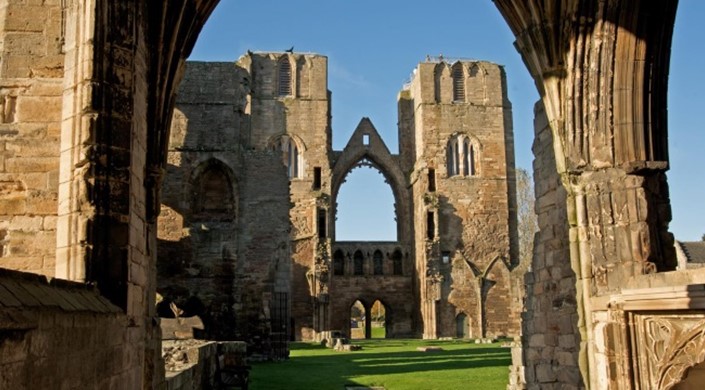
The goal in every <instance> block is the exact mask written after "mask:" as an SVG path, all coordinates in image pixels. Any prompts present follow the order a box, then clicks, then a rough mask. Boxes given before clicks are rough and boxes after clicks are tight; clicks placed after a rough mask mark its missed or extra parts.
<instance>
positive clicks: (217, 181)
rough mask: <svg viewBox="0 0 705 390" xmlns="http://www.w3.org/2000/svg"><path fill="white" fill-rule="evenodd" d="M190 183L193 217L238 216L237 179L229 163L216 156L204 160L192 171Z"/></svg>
mask: <svg viewBox="0 0 705 390" xmlns="http://www.w3.org/2000/svg"><path fill="white" fill-rule="evenodd" d="M190 184H191V190H192V198H191V213H192V216H193V217H195V218H198V217H206V218H214V217H215V216H216V215H220V216H221V217H223V218H235V217H236V216H237V212H238V185H237V179H236V178H235V174H234V172H233V170H232V169H231V168H230V167H229V166H228V164H226V163H225V162H223V161H222V160H220V159H217V158H214V157H212V158H209V159H207V160H204V161H202V162H201V163H200V164H198V166H197V167H196V168H195V169H194V170H193V172H191V179H190Z"/></svg>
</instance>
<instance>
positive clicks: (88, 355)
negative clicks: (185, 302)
mask: <svg viewBox="0 0 705 390" xmlns="http://www.w3.org/2000/svg"><path fill="white" fill-rule="evenodd" d="M141 337H142V333H141V329H140V328H138V327H135V326H134V324H133V325H132V326H130V321H129V318H128V317H127V316H126V315H125V313H124V312H123V311H122V310H121V309H120V308H118V307H116V306H114V305H113V304H112V303H110V302H109V301H108V300H107V299H105V298H104V297H102V296H100V295H99V294H98V293H97V291H96V290H95V289H93V288H88V287H86V286H84V285H82V284H78V283H72V282H65V281H61V280H58V279H52V280H51V282H48V281H47V279H46V278H45V277H43V276H39V275H34V274H25V273H19V272H14V271H7V270H0V388H2V389H50V388H51V389H53V388H96V389H108V388H125V389H139V388H141V386H142V383H141V380H142V370H143V364H144V345H143V344H142V343H141V342H140V341H141Z"/></svg>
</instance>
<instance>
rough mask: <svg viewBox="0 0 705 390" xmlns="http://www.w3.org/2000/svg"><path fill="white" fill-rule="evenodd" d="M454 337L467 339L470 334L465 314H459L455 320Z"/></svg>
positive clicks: (468, 320)
mask: <svg viewBox="0 0 705 390" xmlns="http://www.w3.org/2000/svg"><path fill="white" fill-rule="evenodd" d="M455 337H457V338H459V339H467V338H470V337H471V334H470V319H469V318H468V316H467V315H465V313H460V314H458V316H457V317H456V318H455Z"/></svg>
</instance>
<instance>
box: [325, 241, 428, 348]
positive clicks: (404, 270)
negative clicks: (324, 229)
mask: <svg viewBox="0 0 705 390" xmlns="http://www.w3.org/2000/svg"><path fill="white" fill-rule="evenodd" d="M402 248H403V247H402V246H401V245H400V243H398V242H352V241H343V242H341V241H337V242H335V244H334V245H333V248H332V253H333V255H332V261H333V267H332V268H333V272H332V276H331V280H330V297H331V298H330V300H331V303H330V311H331V313H330V316H331V329H332V330H340V331H342V332H344V333H345V334H347V335H348V336H350V334H351V333H350V309H351V307H352V305H353V304H354V303H355V301H357V300H359V301H360V302H361V303H362V305H363V306H364V307H365V308H366V309H367V310H368V311H369V310H370V309H371V308H372V305H373V304H374V302H375V301H377V300H379V301H380V302H381V303H382V304H383V305H384V309H385V313H386V315H385V327H386V335H385V337H386V338H400V337H410V336H412V335H413V334H414V328H413V313H414V308H415V306H416V305H415V302H414V301H413V300H411V299H409V297H411V296H413V286H412V283H411V280H412V279H411V277H410V276H411V275H412V273H413V264H412V263H411V257H410V256H409V253H408V251H406V250H404V249H402ZM358 252H359V254H360V255H361V256H360V257H359V259H361V263H362V272H361V273H356V272H355V271H356V270H355V268H356V267H355V258H356V254H357V253H358ZM340 255H342V257H339V256H340ZM396 256H398V257H399V260H397V261H398V262H399V263H398V264H397V265H396V266H395V264H394V262H395V257H396ZM339 258H342V259H343V273H342V274H340V273H339V272H336V271H335V262H336V261H337V260H338V259H339ZM358 261H359V260H358ZM376 261H377V262H379V263H381V267H379V263H378V265H377V266H376V265H375V262H376ZM399 264H400V265H401V267H399ZM395 267H396V269H395ZM358 271H359V269H358ZM368 316H369V314H368Z"/></svg>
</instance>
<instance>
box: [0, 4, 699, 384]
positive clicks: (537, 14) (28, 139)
mask: <svg viewBox="0 0 705 390" xmlns="http://www.w3.org/2000/svg"><path fill="white" fill-rule="evenodd" d="M218 2H219V1H218V0H168V1H166V0H149V1H148V0H135V1H114V0H42V1H39V0H2V1H0V146H1V148H0V151H2V153H1V154H0V245H1V246H2V252H1V255H2V256H1V257H0V267H2V269H1V270H0V388H8V389H23V388H32V389H35V388H37V389H39V388H100V389H103V388H124V389H140V388H142V389H159V388H164V387H166V386H167V385H166V382H165V380H166V379H165V374H164V362H163V361H162V357H161V349H162V348H161V347H162V343H161V334H160V327H159V318H158V313H157V305H156V297H157V290H160V291H163V292H164V294H165V295H164V296H165V297H167V298H171V299H174V300H177V301H179V300H183V304H182V305H183V306H184V310H190V311H193V312H198V313H201V314H202V315H203V318H204V322H205V324H206V329H204V331H205V332H211V335H212V336H214V337H220V336H223V337H226V336H229V335H227V334H226V333H227V332H230V331H231V330H230V329H229V328H224V327H218V326H217V325H214V324H221V323H228V322H230V321H233V323H234V324H235V325H234V329H233V330H232V332H235V335H243V336H247V337H251V340H259V342H260V344H261V349H262V350H267V349H273V348H274V347H275V345H273V344H275V343H276V342H277V340H278V339H277V337H279V338H281V337H284V338H286V337H288V336H289V335H291V334H293V335H294V337H296V338H299V339H322V338H325V337H327V335H326V334H325V332H327V331H332V330H339V331H345V330H346V328H347V326H348V325H347V322H345V323H344V322H341V321H347V318H348V316H349V313H348V311H349V308H350V305H351V304H352V301H354V300H359V301H360V302H362V303H363V304H364V305H370V304H371V303H370V300H381V301H383V302H384V304H385V305H386V306H388V307H389V316H390V321H389V324H388V327H389V335H390V336H392V337H402V336H406V335H414V334H416V335H420V336H424V337H444V336H447V335H450V336H453V335H457V333H456V331H457V326H456V325H457V322H458V319H461V320H462V321H463V322H462V324H464V325H463V327H462V330H465V329H467V332H468V333H472V335H473V337H477V336H478V335H483V334H484V335H501V334H512V333H514V332H516V331H517V330H518V329H517V327H518V326H519V325H518V323H517V320H518V311H513V309H512V307H513V306H512V302H511V298H509V302H508V304H507V305H505V306H499V307H498V306H496V305H495V306H493V305H491V302H495V301H498V300H502V299H505V300H506V299H508V298H507V297H512V296H514V295H513V290H514V288H515V286H514V285H513V284H512V283H511V270H512V269H513V267H514V265H515V264H514V261H515V260H514V252H515V251H516V248H515V247H514V244H513V242H514V241H513V236H514V234H515V233H514V232H513V230H514V229H515V227H514V226H512V225H511V223H509V222H508V221H511V218H510V216H511V215H512V213H514V212H515V205H514V204H513V199H512V197H511V193H512V189H511V186H512V185H513V181H512V180H513V178H512V166H513V156H512V155H511V148H510V147H509V145H511V128H512V126H511V120H510V116H509V104H508V103H507V102H506V94H505V92H504V87H503V79H502V77H503V76H502V73H501V69H500V68H498V67H497V66H495V65H492V64H489V63H485V62H465V61H460V62H452V63H443V62H433V61H430V62H428V63H421V64H420V65H419V67H418V69H417V73H416V75H415V77H414V80H413V81H412V83H411V84H410V85H409V88H405V89H404V90H403V91H402V92H401V94H400V106H399V113H400V117H399V118H400V119H399V121H400V126H399V131H400V137H399V138H400V146H399V154H398V155H392V154H390V153H389V151H388V149H387V148H386V147H385V145H384V143H383V142H382V140H381V139H380V138H379V136H378V134H377V132H376V130H375V128H374V126H373V125H372V123H370V121H368V120H364V119H363V120H362V121H361V122H360V125H359V127H358V128H357V130H356V131H355V133H354V134H353V136H352V138H351V139H350V141H349V142H348V145H347V146H346V147H345V148H344V150H342V151H335V150H333V149H332V148H331V144H330V142H331V141H330V139H331V135H330V134H331V129H330V127H329V123H330V118H328V116H329V113H330V109H329V108H328V105H329V104H330V101H331V97H330V96H329V95H328V91H327V87H326V80H325V77H324V75H325V57H321V56H306V55H300V54H292V55H288V54H287V55H284V56H282V55H274V54H266V53H259V54H254V55H250V56H246V57H243V58H242V59H241V60H240V61H239V62H238V63H237V64H210V65H206V64H191V65H187V64H186V58H187V57H188V55H189V53H190V51H191V49H192V48H193V45H194V43H195V41H196V39H197V37H198V34H199V32H200V30H201V28H202V27H203V25H204V24H205V23H206V21H207V19H208V17H209V16H210V14H211V13H212V12H213V10H214V8H215V6H216V5H217V4H218ZM494 4H495V5H496V7H497V9H498V10H499V12H500V13H501V14H502V16H503V17H504V19H505V21H506V23H507V25H508V26H509V28H510V29H511V31H512V33H513V34H514V36H515V37H516V41H515V47H516V49H517V50H518V51H519V53H520V54H521V56H522V58H523V60H524V62H525V64H526V66H527V68H528V70H529V73H530V74H531V76H532V77H533V79H534V81H535V84H536V87H537V89H538V92H539V94H540V96H541V101H540V103H539V104H537V106H536V121H535V128H536V134H535V140H534V145H533V150H534V154H535V156H536V159H535V163H534V169H535V175H534V178H535V183H536V195H537V201H536V205H537V207H536V210H537V214H538V223H539V228H540V230H539V232H538V233H537V235H536V241H535V245H534V253H533V259H532V263H531V270H530V272H529V273H528V274H527V275H526V278H525V285H526V286H525V287H526V294H525V301H524V302H522V303H521V309H520V310H521V322H520V324H521V325H520V327H521V348H518V349H517V350H515V351H514V352H515V353H514V354H513V361H514V364H513V367H512V370H511V377H510V386H511V387H512V388H529V389H582V388H590V389H664V390H665V389H681V390H682V389H693V388H702V387H703V382H705V380H704V379H703V372H704V371H703V368H704V367H705V363H704V362H705V269H703V268H699V269H684V270H677V269H676V267H677V261H676V254H675V251H674V249H673V248H674V246H673V236H672V235H671V233H669V231H668V224H669V222H670V218H671V215H670V200H669V192H668V182H667V177H666V172H667V170H668V166H669V154H668V129H667V112H668V111H667V108H668V107H667V99H666V98H667V90H668V73H669V60H670V50H671V37H672V33H673V26H674V20H675V14H676V9H677V8H678V2H677V0H663V1H658V2H656V1H636V0H602V1H596V0H574V1H546V0H494ZM433 23H434V21H433V20H429V24H430V25H433ZM438 23H441V22H438ZM251 34H253V35H256V34H257V32H256V31H252V32H251ZM287 61H288V62H287ZM199 66H212V67H213V69H212V71H213V74H212V77H213V78H212V79H209V78H208V75H206V74H200V75H199V74H198V72H196V74H194V73H193V71H192V70H188V69H195V68H197V67H199ZM287 69H288V70H287ZM461 73H462V75H461ZM287 75H288V77H289V79H288V81H287V78H286V77H287ZM460 76H462V77H460ZM194 77H196V78H199V77H200V78H202V80H200V83H201V85H204V86H205V85H208V84H209V83H210V84H221V85H219V88H215V89H203V90H201V89H199V88H196V87H194V83H193V78H194ZM457 80H463V83H458V82H457ZM182 81H184V82H183V83H182ZM224 81H227V82H224ZM282 81H284V82H282ZM180 85H181V86H180ZM224 85H225V87H224ZM483 85H484V87H483ZM179 88H181V92H179V93H178V94H177V91H179ZM460 96H463V97H464V99H465V102H458V103H456V102H455V101H457V100H460V99H457V98H458V97H460ZM471 117H472V118H480V119H475V120H469V118H471ZM466 119H468V120H466ZM206 129H208V131H206ZM359 164H369V165H371V166H374V167H375V168H377V169H379V170H380V172H382V174H383V175H385V178H386V179H387V182H388V183H389V185H390V186H391V187H392V190H393V192H394V196H395V202H396V210H395V211H396V216H397V223H398V225H397V226H398V231H397V240H396V241H395V242H388V243H369V242H354V243H353V242H338V241H336V240H335V224H334V221H335V211H336V195H337V192H338V190H339V188H340V184H341V183H342V181H343V180H344V178H345V175H346V174H347V173H348V172H349V170H350V169H352V168H353V167H354V166H357V165H359ZM491 178H502V179H501V180H491ZM463 186H471V187H472V188H473V191H472V192H470V193H467V192H465V191H460V190H459V189H460V188H462V187H463ZM486 207H493V209H492V212H487V211H486V209H485V208H486ZM187 233H188V234H187ZM180 260H184V261H180ZM508 279H509V281H508ZM372 284H375V285H379V286H384V288H380V289H376V290H374V291H371V290H370V289H369V288H368V285H372ZM401 294H406V297H407V298H406V299H403V300H400V298H399V296H400V295H401ZM502 310H508V311H507V312H506V313H503V312H502ZM463 316H465V318H463ZM243 318H244V319H245V321H243V320H242V319H243ZM238 319H240V320H238ZM465 320H467V322H465ZM465 324H466V325H467V328H465ZM282 329H287V330H286V332H287V334H285V335H283V336H282V332H283V331H282ZM288 329H291V330H292V332H288ZM267 340H268V341H267ZM267 342H269V343H270V345H269V346H268V345H266V344H267Z"/></svg>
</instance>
